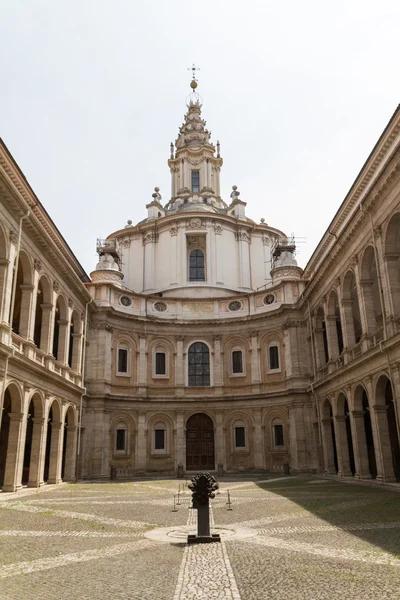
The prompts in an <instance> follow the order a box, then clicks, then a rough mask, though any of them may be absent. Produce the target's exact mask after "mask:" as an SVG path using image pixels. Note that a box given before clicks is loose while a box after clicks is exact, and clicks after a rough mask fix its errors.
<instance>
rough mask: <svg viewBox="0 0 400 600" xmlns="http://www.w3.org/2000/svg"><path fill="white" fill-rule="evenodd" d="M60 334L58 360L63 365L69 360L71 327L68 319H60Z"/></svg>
mask: <svg viewBox="0 0 400 600" xmlns="http://www.w3.org/2000/svg"><path fill="white" fill-rule="evenodd" d="M58 324H59V327H60V328H59V334H58V351H57V361H58V362H60V363H61V364H62V365H66V364H67V362H68V347H69V328H70V323H69V321H68V319H60V320H59V321H58Z"/></svg>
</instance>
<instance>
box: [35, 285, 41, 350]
mask: <svg viewBox="0 0 400 600" xmlns="http://www.w3.org/2000/svg"><path fill="white" fill-rule="evenodd" d="M36 296H37V298H36V310H35V327H34V330H33V341H34V342H35V344H36V346H37V347H38V348H40V341H41V337H42V321H43V308H42V303H43V286H42V280H41V279H40V280H39V283H38V288H37V292H36Z"/></svg>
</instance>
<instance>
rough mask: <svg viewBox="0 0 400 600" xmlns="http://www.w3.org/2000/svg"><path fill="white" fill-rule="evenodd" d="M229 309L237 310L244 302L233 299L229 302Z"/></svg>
mask: <svg viewBox="0 0 400 600" xmlns="http://www.w3.org/2000/svg"><path fill="white" fill-rule="evenodd" d="M228 308H229V310H232V311H236V310H240V309H241V308H242V303H241V302H240V301H239V300H233V301H232V302H229V304H228Z"/></svg>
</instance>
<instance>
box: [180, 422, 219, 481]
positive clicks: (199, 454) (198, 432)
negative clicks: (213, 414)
mask: <svg viewBox="0 0 400 600" xmlns="http://www.w3.org/2000/svg"><path fill="white" fill-rule="evenodd" d="M186 469H187V470H188V471H199V470H205V469H210V470H214V469H215V457H214V424H213V422H212V419H211V418H210V417H209V416H208V415H206V414H204V413H197V414H195V415H192V416H191V417H190V418H189V419H188V421H187V423H186Z"/></svg>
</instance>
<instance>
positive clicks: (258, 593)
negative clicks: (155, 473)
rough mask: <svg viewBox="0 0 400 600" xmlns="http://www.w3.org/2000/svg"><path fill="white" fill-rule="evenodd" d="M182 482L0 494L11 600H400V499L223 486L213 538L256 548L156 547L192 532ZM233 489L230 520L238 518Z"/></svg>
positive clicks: (319, 484) (0, 583) (318, 485)
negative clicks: (177, 530) (228, 532)
mask: <svg viewBox="0 0 400 600" xmlns="http://www.w3.org/2000/svg"><path fill="white" fill-rule="evenodd" d="M178 484H179V482H178V481H176V480H159V479H157V480H154V481H149V480H146V481H137V482H130V483H128V482H126V483H125V482H114V483H101V484H100V483H82V484H71V485H60V486H46V487H45V488H43V489H41V490H31V489H29V490H24V491H23V492H21V493H19V494H0V597H1V598H2V599H4V600H11V599H17V598H18V599H20V598H24V600H31V599H34V600H38V599H40V600H42V599H43V600H52V599H61V600H64V599H65V600H66V599H68V600H100V599H101V600H104V599H106V598H113V599H134V600H135V599H138V600H139V599H140V600H142V599H143V600H195V599H196V600H201V599H203V600H214V599H221V600H222V599H233V600H240V599H241V600H253V599H254V600H261V599H270V598H271V599H272V598H273V599H275V598H276V599H282V600H283V599H285V600H286V599H289V600H290V599H291V598H293V599H296V600H303V599H304V600H314V599H318V600H319V599H325V598H326V599H328V598H329V599H336V598H340V599H346V600H347V599H350V598H355V599H356V600H357V599H360V600H361V599H363V600H364V599H367V600H368V599H374V600H376V599H377V598H379V600H381V599H383V600H385V599H388V598H390V599H400V541H399V540H400V536H399V532H400V493H399V491H400V490H399V489H398V488H396V487H393V488H392V489H388V488H385V489H383V488H382V487H379V486H378V485H373V484H371V485H363V484H359V483H356V482H352V483H341V482H336V481H332V480H329V479H320V478H318V479H317V478H312V477H311V478H310V476H308V477H303V476H302V477H293V478H288V477H281V478H279V477H275V476H274V478H271V479H267V478H266V477H263V478H262V479H259V480H254V481H249V480H243V481H241V480H239V479H233V480H231V481H229V480H227V479H226V480H222V481H221V482H220V493H218V494H217V496H216V498H215V500H214V501H213V502H212V506H213V509H212V511H211V515H212V527H213V528H214V530H215V531H218V528H220V529H224V528H230V529H235V528H240V527H246V528H250V529H253V530H254V533H255V534H256V535H254V537H248V538H246V539H243V540H234V539H232V540H229V539H228V538H226V539H225V541H223V542H222V543H220V544H218V543H215V544H201V545H194V546H187V545H185V544H184V543H167V542H159V541H155V540H150V539H147V538H146V537H145V536H144V534H145V533H146V532H147V531H150V530H153V529H155V528H157V527H160V528H162V527H175V526H177V527H181V526H183V525H190V526H193V525H195V523H196V517H197V511H195V510H191V509H190V497H191V494H190V492H189V490H187V489H186V491H185V492H184V494H183V495H182V494H181V503H180V505H179V506H177V509H178V510H177V512H173V511H172V508H173V494H174V493H175V494H177V491H178ZM227 490H229V491H230V496H231V500H232V510H231V511H228V510H227V509H228V505H227V504H226V500H227Z"/></svg>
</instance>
